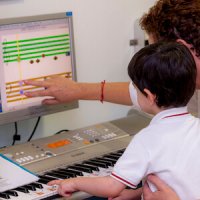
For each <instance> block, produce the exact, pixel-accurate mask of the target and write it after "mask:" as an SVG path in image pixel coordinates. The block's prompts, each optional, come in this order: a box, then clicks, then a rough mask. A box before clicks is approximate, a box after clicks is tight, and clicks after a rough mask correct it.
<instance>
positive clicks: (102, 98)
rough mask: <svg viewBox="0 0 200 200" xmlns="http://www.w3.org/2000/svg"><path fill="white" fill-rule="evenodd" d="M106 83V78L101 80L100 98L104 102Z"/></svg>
mask: <svg viewBox="0 0 200 200" xmlns="http://www.w3.org/2000/svg"><path fill="white" fill-rule="evenodd" d="M105 83H106V81H105V80H104V81H102V82H101V98H100V101H101V103H103V101H104V86H105Z"/></svg>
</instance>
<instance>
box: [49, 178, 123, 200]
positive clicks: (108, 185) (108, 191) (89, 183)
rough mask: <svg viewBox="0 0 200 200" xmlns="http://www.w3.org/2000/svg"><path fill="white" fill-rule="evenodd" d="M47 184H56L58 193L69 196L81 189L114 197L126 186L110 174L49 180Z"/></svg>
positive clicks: (92, 193)
mask: <svg viewBox="0 0 200 200" xmlns="http://www.w3.org/2000/svg"><path fill="white" fill-rule="evenodd" d="M48 185H58V193H59V194H60V195H62V196H65V197H69V196H71V194H72V193H73V192H76V191H83V192H86V193H89V194H91V195H93V196H100V197H116V196H118V195H119V194H120V193H121V192H122V191H123V190H124V189H125V187H126V186H125V185H124V184H123V183H121V182H119V181H117V180H115V179H114V178H112V177H110V176H106V177H80V178H72V179H65V180H54V181H51V182H49V183H48Z"/></svg>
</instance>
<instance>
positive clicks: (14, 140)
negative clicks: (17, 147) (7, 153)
mask: <svg viewBox="0 0 200 200" xmlns="http://www.w3.org/2000/svg"><path fill="white" fill-rule="evenodd" d="M14 125H15V134H14V135H13V143H12V145H14V144H15V142H16V141H17V140H20V139H21V138H20V135H18V128H17V122H15V123H14Z"/></svg>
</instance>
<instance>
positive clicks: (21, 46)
mask: <svg viewBox="0 0 200 200" xmlns="http://www.w3.org/2000/svg"><path fill="white" fill-rule="evenodd" d="M53 76H64V77H66V78H70V79H73V80H76V71H75V51H74V40H73V24H72V13H71V12H67V13H58V14H48V15H39V16H32V17H22V18H12V19H3V20H0V89H1V113H0V125H2V124H6V123H11V122H15V121H19V120H25V119H29V118H33V117H38V116H42V115H46V114H52V113H55V112H59V111H64V110H68V109H73V108H77V107H78V102H73V103H69V104H62V105H51V106H47V105H42V104H41V101H42V100H43V99H44V97H35V98H27V97H26V96H25V95H24V92H25V91H34V90H41V89H44V88H39V87H33V86H28V85H25V84H24V82H23V80H26V79H33V80H45V79H48V78H51V77H53Z"/></svg>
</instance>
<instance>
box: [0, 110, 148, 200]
mask: <svg viewBox="0 0 200 200" xmlns="http://www.w3.org/2000/svg"><path fill="white" fill-rule="evenodd" d="M149 121H150V118H149V117H147V116H144V115H142V114H141V113H138V112H137V111H135V112H134V113H132V115H131V116H128V117H126V118H122V119H119V120H115V121H111V122H106V123H102V124H97V125H94V126H90V127H85V128H82V129H77V130H74V131H68V132H62V133H60V134H58V135H53V136H49V137H46V138H41V139H37V140H33V141H30V142H27V143H24V144H19V145H15V146H11V147H6V148H3V149H0V153H2V154H4V155H5V156H7V157H9V158H10V159H12V160H13V161H15V162H17V163H18V164H20V165H21V166H23V167H25V168H27V169H28V170H30V171H32V172H34V173H35V174H37V175H38V176H39V177H40V179H39V181H38V182H35V183H30V184H28V185H24V186H22V187H18V188H15V189H13V190H9V191H5V192H2V193H0V200H5V199H11V200H41V199H43V200H48V199H49V200H50V199H62V198H61V197H59V195H58V194H57V192H56V191H57V188H56V187H50V186H47V183H48V182H49V181H51V180H54V179H67V178H71V177H77V176H107V175H109V174H110V173H111V171H112V169H113V166H114V164H115V162H116V161H117V160H118V158H119V157H120V156H121V155H122V153H123V151H124V149H125V148H126V147H127V145H128V144H129V142H130V140H131V139H132V136H133V135H134V134H136V133H137V132H138V131H140V130H141V129H142V128H144V127H145V126H146V125H147V124H148V123H149ZM87 197H90V195H89V194H87V193H84V192H76V193H74V194H73V195H72V196H71V197H70V198H67V199H68V200H79V199H85V198H87Z"/></svg>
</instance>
